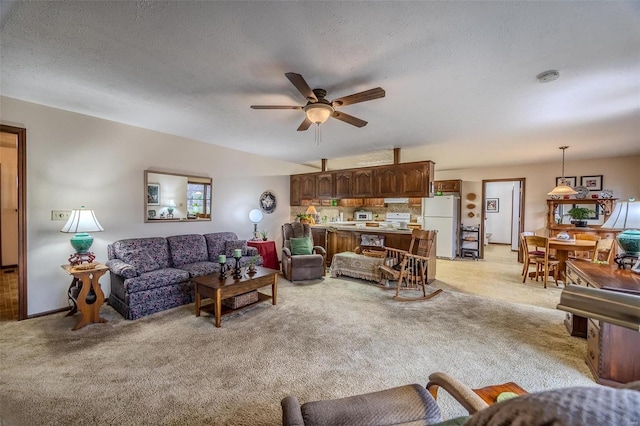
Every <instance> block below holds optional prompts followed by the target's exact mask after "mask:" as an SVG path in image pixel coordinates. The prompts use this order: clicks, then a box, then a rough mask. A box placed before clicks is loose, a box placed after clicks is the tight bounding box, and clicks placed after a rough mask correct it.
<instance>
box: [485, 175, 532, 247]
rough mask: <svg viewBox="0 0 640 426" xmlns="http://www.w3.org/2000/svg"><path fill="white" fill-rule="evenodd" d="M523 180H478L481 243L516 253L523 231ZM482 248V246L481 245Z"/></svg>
mask: <svg viewBox="0 0 640 426" xmlns="http://www.w3.org/2000/svg"><path fill="white" fill-rule="evenodd" d="M525 181H526V179H525V178H515V179H490V180H483V181H482V223H483V224H484V226H483V227H482V241H483V242H484V243H495V244H505V245H508V246H510V247H511V251H515V252H517V251H518V250H519V244H520V238H519V236H520V233H521V232H522V231H523V230H524V199H525ZM483 246H484V244H483Z"/></svg>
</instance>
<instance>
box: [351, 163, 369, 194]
mask: <svg viewBox="0 0 640 426" xmlns="http://www.w3.org/2000/svg"><path fill="white" fill-rule="evenodd" d="M351 196H352V197H354V198H355V197H360V198H363V197H373V196H374V189H373V170H372V169H356V170H353V185H352V186H351Z"/></svg>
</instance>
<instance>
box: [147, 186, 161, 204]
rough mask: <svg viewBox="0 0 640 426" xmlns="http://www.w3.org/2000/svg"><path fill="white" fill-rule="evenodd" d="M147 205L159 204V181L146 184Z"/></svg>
mask: <svg viewBox="0 0 640 426" xmlns="http://www.w3.org/2000/svg"><path fill="white" fill-rule="evenodd" d="M147 205H148V206H159V205H160V184H159V183H148V184H147Z"/></svg>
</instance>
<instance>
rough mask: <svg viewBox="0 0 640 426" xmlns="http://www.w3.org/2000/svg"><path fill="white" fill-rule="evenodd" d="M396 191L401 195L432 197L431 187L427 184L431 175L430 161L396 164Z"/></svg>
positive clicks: (432, 168)
mask: <svg viewBox="0 0 640 426" xmlns="http://www.w3.org/2000/svg"><path fill="white" fill-rule="evenodd" d="M397 169H398V171H397V173H396V174H397V179H398V184H399V186H398V192H399V193H400V194H402V196H403V197H433V188H432V186H431V185H430V184H429V182H430V180H431V179H432V177H433V171H434V167H433V163H432V162H431V161H426V162H419V163H406V164H398V165H397Z"/></svg>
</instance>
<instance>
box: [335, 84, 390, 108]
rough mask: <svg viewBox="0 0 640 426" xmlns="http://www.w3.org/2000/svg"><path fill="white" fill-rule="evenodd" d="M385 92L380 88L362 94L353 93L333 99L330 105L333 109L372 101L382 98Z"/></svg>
mask: <svg viewBox="0 0 640 426" xmlns="http://www.w3.org/2000/svg"><path fill="white" fill-rule="evenodd" d="M384 95H385V91H384V89H382V87H376V88H375V89H369V90H365V91H364V92H360V93H354V94H353V95H349V96H345V97H342V98H338V99H335V100H334V101H333V102H331V104H332V105H333V106H334V107H339V106H343V105H351V104H357V103H358V102H364V101H371V100H373V99H378V98H384Z"/></svg>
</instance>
